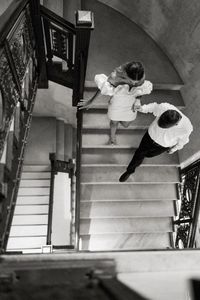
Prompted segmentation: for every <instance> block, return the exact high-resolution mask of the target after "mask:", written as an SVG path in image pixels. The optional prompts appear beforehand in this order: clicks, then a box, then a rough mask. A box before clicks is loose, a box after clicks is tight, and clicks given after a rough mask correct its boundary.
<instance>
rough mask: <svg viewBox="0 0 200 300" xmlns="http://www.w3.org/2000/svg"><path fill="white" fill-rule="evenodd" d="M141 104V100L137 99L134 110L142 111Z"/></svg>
mask: <svg viewBox="0 0 200 300" xmlns="http://www.w3.org/2000/svg"><path fill="white" fill-rule="evenodd" d="M141 106H142V105H141V102H140V100H139V99H136V101H135V103H134V104H133V107H132V110H133V111H134V112H135V111H140V109H141Z"/></svg>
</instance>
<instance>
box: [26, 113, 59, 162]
mask: <svg viewBox="0 0 200 300" xmlns="http://www.w3.org/2000/svg"><path fill="white" fill-rule="evenodd" d="M25 151H26V152H25V158H24V164H25V165H26V164H27V165H49V164H50V161H49V153H53V152H56V119H55V118H50V117H48V118H39V117H38V118H33V120H32V124H31V130H30V134H29V140H28V144H27V147H26V150H25Z"/></svg>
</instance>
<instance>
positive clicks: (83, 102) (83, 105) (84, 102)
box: [77, 99, 91, 110]
mask: <svg viewBox="0 0 200 300" xmlns="http://www.w3.org/2000/svg"><path fill="white" fill-rule="evenodd" d="M90 105H91V100H85V99H81V100H80V102H79V103H78V104H77V106H78V109H79V110H81V109H89V107H90Z"/></svg>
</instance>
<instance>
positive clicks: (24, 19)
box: [0, 0, 38, 252]
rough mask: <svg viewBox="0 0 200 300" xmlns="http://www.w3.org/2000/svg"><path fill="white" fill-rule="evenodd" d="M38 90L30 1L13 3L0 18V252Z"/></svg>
mask: <svg viewBox="0 0 200 300" xmlns="http://www.w3.org/2000/svg"><path fill="white" fill-rule="evenodd" d="M37 86H38V60H37V54H36V42H35V33H34V30H33V27H32V10H31V5H30V1H28V0H18V1H13V2H12V3H11V5H10V6H9V7H8V9H7V10H6V12H5V13H4V14H3V15H2V16H1V17H0V95H1V97H0V101H1V105H0V107H1V116H2V118H1V124H0V158H1V176H0V177H1V183H0V198H1V220H0V251H1V252H4V251H5V250H6V245H7V241H8V236H9V232H10V226H11V222H12V217H13V212H14V208H15V203H16V198H17V191H18V188H19V182H20V177H21V169H22V165H23V159H24V150H25V147H26V143H27V138H28V133H29V129H30V124H31V119H32V111H33V106H34V101H35V95H36V90H37Z"/></svg>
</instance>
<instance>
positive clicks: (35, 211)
mask: <svg viewBox="0 0 200 300" xmlns="http://www.w3.org/2000/svg"><path fill="white" fill-rule="evenodd" d="M48 211H49V205H16V206H15V211H14V215H15V216H17V215H28V214H29V215H39V214H48Z"/></svg>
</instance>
